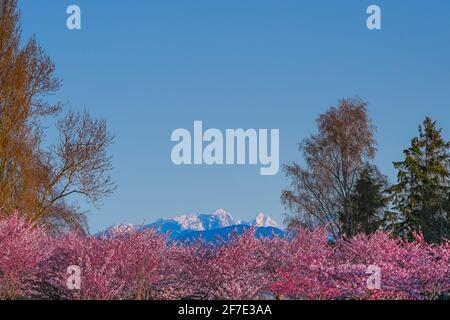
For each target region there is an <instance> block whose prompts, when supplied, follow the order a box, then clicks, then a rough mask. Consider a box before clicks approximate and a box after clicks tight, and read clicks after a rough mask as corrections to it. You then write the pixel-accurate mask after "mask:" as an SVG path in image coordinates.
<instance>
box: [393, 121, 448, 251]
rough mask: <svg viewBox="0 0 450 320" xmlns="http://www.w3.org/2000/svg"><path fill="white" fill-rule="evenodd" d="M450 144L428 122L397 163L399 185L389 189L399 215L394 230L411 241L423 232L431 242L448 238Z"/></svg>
mask: <svg viewBox="0 0 450 320" xmlns="http://www.w3.org/2000/svg"><path fill="white" fill-rule="evenodd" d="M449 150H450V142H446V141H445V140H444V138H443V137H442V130H441V129H437V128H436V122H434V121H432V120H431V119H430V118H428V117H427V118H426V119H425V121H424V123H423V126H420V127H419V136H418V137H415V138H414V139H413V140H412V141H411V147H410V148H408V149H406V150H404V154H405V159H404V160H403V161H401V162H394V166H395V168H396V169H398V175H397V184H396V185H394V186H393V187H391V188H390V191H391V194H392V199H393V209H394V212H395V213H396V214H397V219H396V222H395V225H394V226H395V229H396V231H397V232H398V233H399V234H400V235H406V236H409V237H411V234H412V231H421V232H422V233H423V235H424V237H425V239H426V240H427V241H428V242H431V243H439V242H441V241H442V239H444V238H446V239H448V236H449V209H450V197H449V195H450V154H449Z"/></svg>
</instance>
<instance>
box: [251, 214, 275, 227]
mask: <svg viewBox="0 0 450 320" xmlns="http://www.w3.org/2000/svg"><path fill="white" fill-rule="evenodd" d="M249 225H251V226H255V227H274V228H278V229H280V226H279V225H278V223H276V222H275V220H273V219H272V218H271V217H269V216H267V215H265V214H264V213H259V214H258V215H257V216H256V218H255V219H253V221H251V222H250V223H249Z"/></svg>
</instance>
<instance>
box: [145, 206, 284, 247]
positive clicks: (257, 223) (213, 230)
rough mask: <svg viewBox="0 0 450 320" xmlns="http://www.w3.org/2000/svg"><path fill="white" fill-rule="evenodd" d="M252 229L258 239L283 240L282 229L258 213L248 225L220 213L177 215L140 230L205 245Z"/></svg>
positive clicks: (222, 211) (225, 213)
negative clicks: (156, 231)
mask: <svg viewBox="0 0 450 320" xmlns="http://www.w3.org/2000/svg"><path fill="white" fill-rule="evenodd" d="M251 227H254V228H256V231H255V232H256V235H257V236H258V237H273V236H283V234H284V231H283V230H282V228H281V227H280V226H279V225H278V224H277V223H276V222H275V220H273V219H272V218H270V217H269V216H267V215H265V214H263V213H259V214H258V215H257V216H256V217H255V219H253V220H251V221H248V222H246V221H242V220H236V219H234V218H233V217H232V216H231V214H230V213H229V212H227V211H225V210H223V209H220V210H217V211H215V212H213V213H210V214H189V215H180V216H177V217H174V218H168V219H159V220H157V221H156V222H154V223H152V224H149V225H146V226H144V228H154V229H156V230H159V231H161V232H163V233H166V234H168V235H169V236H170V237H171V238H172V239H174V240H178V241H183V242H184V241H195V240H197V239H200V238H201V239H204V240H205V241H207V242H210V241H216V240H218V241H220V240H227V239H228V238H229V236H230V235H231V234H233V233H234V232H236V233H237V234H242V232H244V230H248V229H250V228H251Z"/></svg>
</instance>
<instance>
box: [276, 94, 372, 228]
mask: <svg viewBox="0 0 450 320" xmlns="http://www.w3.org/2000/svg"><path fill="white" fill-rule="evenodd" d="M366 107H367V104H366V103H365V102H364V101H361V100H359V99H343V100H341V101H339V105H338V106H337V107H331V108H330V109H329V110H328V111H327V112H326V113H324V114H322V115H320V116H319V118H318V119H317V127H318V133H317V134H314V135H312V136H310V137H309V138H306V139H304V140H303V142H302V143H300V145H299V149H300V151H301V152H303V156H304V158H305V166H301V165H299V164H296V163H294V164H292V165H287V166H285V173H286V176H287V177H289V178H290V179H291V184H290V188H289V189H287V190H283V192H282V197H281V198H282V202H283V203H284V205H285V206H286V209H288V210H289V211H290V214H288V215H287V220H288V222H289V223H290V224H303V225H308V226H311V225H315V224H321V225H329V226H330V230H331V232H332V233H333V235H334V236H335V237H338V236H340V235H341V234H342V233H343V230H344V227H345V225H344V223H346V222H343V221H347V222H348V223H350V222H351V221H349V220H350V219H351V195H352V192H353V190H354V188H355V183H356V181H357V179H358V177H359V174H360V173H361V172H362V170H363V169H364V168H365V167H366V164H367V162H368V161H370V160H372V159H373V158H374V156H375V151H376V149H375V140H374V131H375V128H374V126H373V124H372V123H371V121H370V119H369V117H368V115H367V108H366ZM343 218H344V219H343Z"/></svg>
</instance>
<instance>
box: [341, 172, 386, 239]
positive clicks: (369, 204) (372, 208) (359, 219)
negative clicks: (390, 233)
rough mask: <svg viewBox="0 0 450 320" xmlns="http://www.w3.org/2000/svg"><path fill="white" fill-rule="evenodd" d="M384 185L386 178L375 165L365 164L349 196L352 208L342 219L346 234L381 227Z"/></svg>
mask: <svg viewBox="0 0 450 320" xmlns="http://www.w3.org/2000/svg"><path fill="white" fill-rule="evenodd" d="M386 187H387V180H386V178H385V177H384V176H383V175H381V173H380V172H379V171H378V169H377V168H376V167H375V166H367V168H365V169H364V170H363V171H362V173H361V175H360V176H359V178H358V180H357V182H356V185H355V188H354V191H353V193H352V196H351V207H352V210H351V211H350V215H347V216H344V217H343V218H344V221H342V225H344V226H345V234H346V235H347V236H353V235H356V234H358V233H364V234H371V233H373V232H375V231H376V230H378V229H380V228H381V226H382V225H383V221H384V209H385V207H386V205H387V199H386V197H385V196H384V191H385V190H386Z"/></svg>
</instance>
